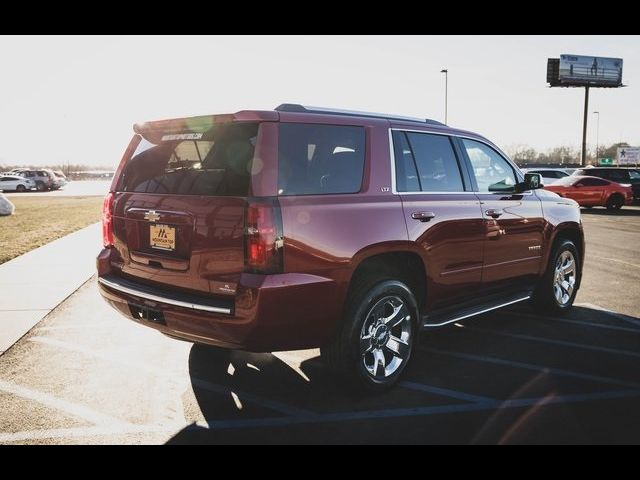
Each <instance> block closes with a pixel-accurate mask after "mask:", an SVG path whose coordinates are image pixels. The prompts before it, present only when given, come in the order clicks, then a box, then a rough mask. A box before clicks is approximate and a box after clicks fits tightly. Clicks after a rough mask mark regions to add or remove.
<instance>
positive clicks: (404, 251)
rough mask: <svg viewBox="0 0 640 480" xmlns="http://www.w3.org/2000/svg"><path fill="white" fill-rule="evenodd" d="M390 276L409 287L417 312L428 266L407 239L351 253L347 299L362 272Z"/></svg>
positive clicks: (424, 299) (422, 294)
mask: <svg viewBox="0 0 640 480" xmlns="http://www.w3.org/2000/svg"><path fill="white" fill-rule="evenodd" d="M375 274H380V275H381V276H390V277H393V278H397V279H398V280H400V281H403V282H404V283H406V284H407V286H408V287H409V288H410V289H411V291H412V292H413V294H414V296H415V297H416V302H417V304H418V308H419V309H420V311H422V310H423V308H424V303H425V301H426V289H427V266H426V265H425V263H424V261H423V259H422V257H421V256H420V255H419V254H418V253H417V252H415V251H412V250H411V248H410V245H409V243H408V242H406V241H405V242H398V243H382V244H377V245H372V246H369V247H366V248H365V249H363V250H361V251H359V252H358V253H357V254H356V255H354V256H353V260H352V272H351V277H350V279H349V288H348V294H347V298H348V297H349V294H350V293H351V289H352V288H353V286H354V285H355V284H356V283H357V280H358V279H359V278H361V277H362V276H364V275H375Z"/></svg>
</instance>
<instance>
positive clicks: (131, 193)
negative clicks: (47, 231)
mask: <svg viewBox="0 0 640 480" xmlns="http://www.w3.org/2000/svg"><path fill="white" fill-rule="evenodd" d="M134 131H135V135H134V136H133V139H132V140H131V143H130V144H129V147H128V148H127V150H126V152H125V154H124V157H123V159H122V162H121V163H120V166H119V167H118V170H117V172H116V175H115V178H114V180H113V184H112V185H111V190H110V193H109V194H108V195H107V196H106V198H105V201H104V215H103V234H104V235H103V236H104V249H103V250H102V252H101V253H100V255H99V256H98V262H97V264H98V273H99V285H100V291H101V293H102V295H103V296H104V298H105V299H106V300H107V301H108V302H109V303H110V304H111V305H112V306H113V307H114V308H116V309H117V310H119V311H120V312H121V313H122V314H124V315H125V316H126V317H128V318H130V319H133V320H135V321H137V322H139V323H142V324H144V325H147V326H150V327H152V328H155V329H157V330H160V331H161V332H163V333H165V334H167V335H169V336H172V337H178V338H181V339H184V340H189V341H193V342H201V343H207V344H211V345H215V346H218V347H223V348H229V349H246V350H253V351H273V350H291V349H302V348H311V347H320V348H321V352H322V355H323V357H324V358H325V360H326V363H327V365H328V366H329V367H330V368H331V369H332V370H333V371H334V372H336V373H337V374H338V375H339V376H340V377H342V378H343V379H348V380H350V381H351V382H350V383H351V384H357V385H360V386H362V387H366V388H369V389H374V390H379V389H383V388H385V387H388V386H390V385H392V384H393V383H394V382H395V381H396V380H397V379H398V377H399V376H400V374H401V373H402V371H403V370H404V368H405V367H406V365H407V363H408V362H409V359H410V357H411V352H412V349H413V348H414V347H415V344H416V339H417V336H418V332H419V331H420V330H422V329H426V328H430V327H439V326H442V325H446V324H449V323H452V322H455V321H458V320H462V319H465V318H468V317H471V316H473V315H477V314H480V313H483V312H487V311H489V310H492V309H496V308H500V307H503V306H505V305H510V304H513V303H516V302H522V301H524V300H527V299H532V302H533V304H534V305H535V306H536V307H538V308H541V309H544V310H545V311H547V312H552V313H563V312H565V311H567V310H568V309H569V308H570V307H571V305H572V303H573V300H574V298H575V296H576V293H577V291H578V287H579V285H580V276H581V272H582V264H583V259H584V241H583V231H582V224H581V220H580V211H579V207H578V205H577V204H576V203H575V202H574V201H573V200H570V199H566V198H560V197H559V196H558V195H556V194H555V193H552V192H548V191H545V190H541V189H539V187H541V184H540V176H539V175H537V174H527V175H525V176H523V175H522V173H521V172H520V171H519V170H518V168H517V167H516V166H515V165H514V164H513V163H512V162H511V161H510V160H509V159H508V158H507V157H506V155H504V154H503V153H502V152H501V151H500V150H499V149H498V148H497V147H496V146H495V145H493V144H492V143H491V142H489V141H488V140H486V139H485V138H483V137H481V136H479V135H477V134H474V133H471V132H466V131H462V130H457V129H453V128H450V127H448V126H446V125H443V124H440V123H438V122H435V121H432V120H421V119H411V118H404V117H393V116H385V115H377V114H367V113H360V112H343V111H331V110H322V109H312V108H308V107H303V106H301V105H292V104H285V105H281V106H280V107H278V108H276V109H275V111H241V112H237V113H235V114H228V115H212V116H207V117H195V118H185V119H178V120H165V121H157V122H149V123H144V124H138V125H135V127H134Z"/></svg>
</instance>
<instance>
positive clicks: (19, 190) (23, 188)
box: [16, 185, 27, 192]
mask: <svg viewBox="0 0 640 480" xmlns="http://www.w3.org/2000/svg"><path fill="white" fill-rule="evenodd" d="M16 190H17V191H18V192H26V191H27V187H25V186H24V185H18V186H17V187H16Z"/></svg>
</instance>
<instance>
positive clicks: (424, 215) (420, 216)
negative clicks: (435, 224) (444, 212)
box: [411, 212, 436, 222]
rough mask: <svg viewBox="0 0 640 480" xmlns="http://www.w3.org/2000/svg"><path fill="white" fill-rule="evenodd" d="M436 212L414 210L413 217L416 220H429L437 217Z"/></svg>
mask: <svg viewBox="0 0 640 480" xmlns="http://www.w3.org/2000/svg"><path fill="white" fill-rule="evenodd" d="M435 216H436V214H435V213H433V212H413V213H412V214H411V218H413V219H414V220H420V221H421V222H428V221H429V220H431V219H432V218H435Z"/></svg>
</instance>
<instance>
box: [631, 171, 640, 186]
mask: <svg viewBox="0 0 640 480" xmlns="http://www.w3.org/2000/svg"><path fill="white" fill-rule="evenodd" d="M629 177H630V178H631V180H632V181H633V182H634V183H635V182H637V181H640V172H638V171H637V170H629Z"/></svg>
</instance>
